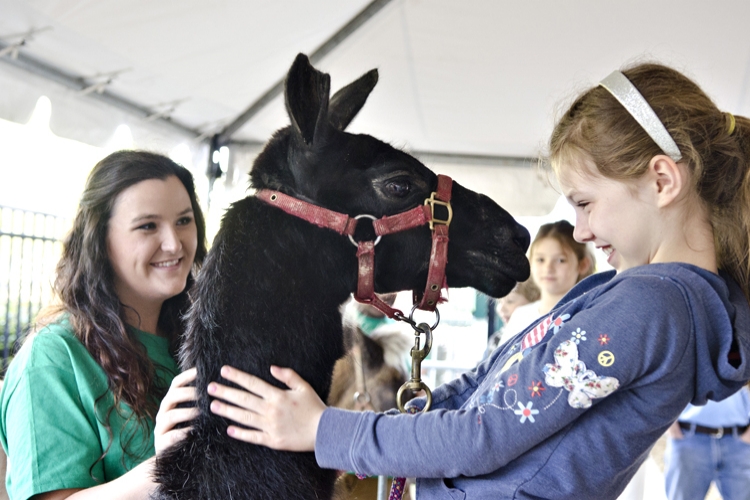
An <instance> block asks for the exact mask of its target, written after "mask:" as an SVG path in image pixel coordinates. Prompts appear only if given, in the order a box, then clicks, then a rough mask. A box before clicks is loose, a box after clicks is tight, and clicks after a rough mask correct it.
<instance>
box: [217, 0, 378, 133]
mask: <svg viewBox="0 0 750 500" xmlns="http://www.w3.org/2000/svg"><path fill="white" fill-rule="evenodd" d="M390 2H391V0H373V1H372V2H370V3H369V4H368V5H367V7H365V8H364V9H362V10H361V11H360V12H359V14H357V15H356V16H354V17H353V18H352V19H351V20H350V21H349V22H348V23H346V24H345V25H344V27H342V28H341V29H340V30H338V31H337V32H336V33H334V35H333V36H332V37H331V38H329V39H328V40H326V41H325V42H324V43H323V45H321V46H320V47H318V48H317V49H315V51H314V52H313V53H312V54H309V58H310V63H311V64H316V63H317V62H319V61H320V60H321V59H323V57H325V56H326V55H327V54H328V53H329V52H331V51H332V50H333V49H335V48H336V47H337V46H338V45H340V44H341V42H343V41H344V40H345V39H346V38H347V37H349V35H351V34H352V33H354V32H355V31H357V29H359V28H360V26H362V25H363V24H365V23H366V22H367V21H368V20H370V18H372V17H373V16H374V15H375V14H377V13H378V12H380V10H381V9H382V8H383V7H385V6H386V5H388V4H389V3H390ZM283 91H284V78H281V79H280V80H279V81H277V82H276V83H275V84H274V85H273V86H272V87H271V88H270V89H268V90H267V91H266V93H265V94H263V95H262V96H260V97H259V98H258V99H257V100H256V101H255V102H254V103H252V104H251V105H250V107H248V108H247V109H246V110H245V111H243V112H242V113H241V114H240V115H239V116H238V117H237V118H235V120H234V121H233V122H232V123H230V124H229V125H227V126H226V127H224V130H222V131H221V132H219V134H218V138H217V144H219V145H224V144H228V143H229V142H230V141H231V138H232V135H234V133H235V132H237V131H238V130H239V129H240V128H241V127H242V126H243V125H244V124H245V123H247V122H248V121H249V120H250V119H251V118H252V117H253V116H255V115H256V114H258V112H259V111H260V110H262V109H263V108H264V107H266V105H267V104H268V103H269V102H271V101H272V100H273V99H274V98H276V97H277V96H278V95H280V94H281V93H282V92H283Z"/></svg>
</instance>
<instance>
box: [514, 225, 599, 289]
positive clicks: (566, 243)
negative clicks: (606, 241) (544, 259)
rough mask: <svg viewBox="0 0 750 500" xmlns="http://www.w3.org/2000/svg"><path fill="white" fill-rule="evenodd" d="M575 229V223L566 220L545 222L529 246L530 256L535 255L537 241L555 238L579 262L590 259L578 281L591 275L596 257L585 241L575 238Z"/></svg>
mask: <svg viewBox="0 0 750 500" xmlns="http://www.w3.org/2000/svg"><path fill="white" fill-rule="evenodd" d="M574 229H575V228H574V227H573V225H572V224H571V223H570V222H568V221H566V220H559V221H556V222H550V223H548V224H543V225H542V226H541V227H540V228H539V231H537V233H536V236H535V237H534V241H532V242H531V245H530V246H529V256H530V257H531V256H533V255H534V247H535V246H536V244H537V243H539V242H540V241H541V240H543V239H546V238H553V239H555V240H557V242H558V243H560V246H561V247H562V248H563V249H568V250H570V251H571V252H573V254H574V255H575V256H576V258H577V259H578V262H579V264H580V263H581V262H583V261H584V260H588V263H589V265H588V267H587V268H586V269H585V270H584V271H583V272H582V273H579V274H578V281H581V280H582V279H583V278H586V277H588V276H591V275H592V274H594V257H593V256H592V255H591V251H590V250H589V247H588V245H586V244H585V243H579V242H577V241H576V240H575V238H574V237H573V230H574Z"/></svg>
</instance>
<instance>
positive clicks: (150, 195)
mask: <svg viewBox="0 0 750 500" xmlns="http://www.w3.org/2000/svg"><path fill="white" fill-rule="evenodd" d="M197 245H198V231H197V228H196V224H195V219H194V216H193V209H192V206H191V204H190V197H189V196H188V193H187V191H186V189H185V187H184V186H183V185H182V183H181V182H180V180H179V179H178V178H177V177H175V176H170V177H167V178H166V179H163V180H161V179H149V180H145V181H141V182H139V183H137V184H134V185H132V186H130V187H129V188H127V189H126V190H124V191H123V192H121V193H120V194H119V195H118V196H117V199H116V200H115V203H114V206H113V209H112V214H111V217H110V220H109V224H108V228H107V252H108V254H109V261H110V263H111V265H112V269H113V270H114V275H115V278H114V282H115V290H116V292H117V296H118V297H119V299H120V302H122V303H123V304H125V305H127V306H130V307H132V308H134V309H135V310H136V311H139V309H140V308H141V307H144V306H145V307H154V306H159V307H160V306H161V304H162V303H163V302H164V301H165V300H167V299H169V298H171V297H174V296H175V295H177V294H179V293H180V292H182V290H184V288H185V284H186V282H187V277H188V274H189V273H190V270H191V268H192V266H193V259H194V258H195V251H196V247H197Z"/></svg>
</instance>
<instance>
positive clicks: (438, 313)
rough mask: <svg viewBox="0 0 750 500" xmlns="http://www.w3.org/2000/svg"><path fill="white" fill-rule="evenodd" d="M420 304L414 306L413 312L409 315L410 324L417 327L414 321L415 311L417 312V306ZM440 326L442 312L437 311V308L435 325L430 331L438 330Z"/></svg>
mask: <svg viewBox="0 0 750 500" xmlns="http://www.w3.org/2000/svg"><path fill="white" fill-rule="evenodd" d="M418 305H419V304H414V306H413V307H412V308H411V312H410V313H409V323H411V325H412V326H414V325H416V324H417V322H416V321H414V311H416V310H417V306H418ZM438 324H440V311H438V310H437V307H436V308H435V324H434V325H432V326H431V327H430V330H434V329H435V328H437V326H438Z"/></svg>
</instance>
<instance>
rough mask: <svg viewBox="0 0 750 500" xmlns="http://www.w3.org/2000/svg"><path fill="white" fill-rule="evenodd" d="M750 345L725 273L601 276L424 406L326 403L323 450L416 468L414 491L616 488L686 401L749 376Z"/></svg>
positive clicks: (690, 270) (715, 395) (436, 494)
mask: <svg viewBox="0 0 750 500" xmlns="http://www.w3.org/2000/svg"><path fill="white" fill-rule="evenodd" d="M749 346H750V306H749V305H748V303H747V301H746V299H745V297H744V296H743V294H742V291H741V289H740V288H739V286H738V285H737V284H736V283H735V282H734V281H732V280H731V278H729V277H728V276H726V275H723V274H722V276H721V277H720V276H717V275H715V274H712V273H710V272H708V271H705V270H702V269H699V268H697V267H695V266H691V265H687V264H677V263H675V264H651V265H647V266H642V267H638V268H633V269H630V270H627V271H624V272H622V273H619V274H617V275H615V273H614V272H608V273H601V274H597V275H594V276H591V277H590V278H587V279H586V280H584V281H582V282H581V283H579V284H578V285H576V286H575V287H574V288H573V289H572V290H571V291H570V292H569V293H568V294H567V295H566V296H565V297H564V298H563V299H562V300H561V301H560V303H559V304H558V305H557V306H556V308H555V309H554V310H553V311H552V312H551V313H550V315H549V316H547V317H546V318H544V319H542V320H540V321H538V322H536V323H535V324H532V325H531V326H530V327H529V328H528V329H526V330H525V331H523V332H521V333H519V334H518V335H517V336H515V337H514V338H513V339H511V340H510V341H509V342H507V343H506V344H505V345H504V346H502V347H501V348H500V349H498V350H496V351H495V352H494V353H492V355H491V356H490V357H489V358H488V359H487V360H485V361H484V362H482V363H481V364H480V365H479V366H477V368H476V369H474V370H473V371H471V372H469V373H466V374H464V375H462V376H461V377H459V378H458V379H456V380H454V381H452V382H450V383H448V384H445V385H442V386H440V387H438V388H437V389H435V391H434V392H433V409H432V410H430V411H429V412H426V413H419V414H417V415H383V414H376V413H372V412H363V413H362V412H348V411H344V410H340V409H335V408H328V409H326V410H325V412H324V413H323V416H322V418H321V420H320V426H319V428H318V434H317V440H316V445H315V454H316V458H317V460H318V463H319V464H320V465H321V466H322V467H330V468H336V469H343V470H350V471H355V472H357V473H360V474H370V475H375V474H386V475H392V476H402V477H403V476H406V477H417V478H418V480H417V498H418V499H419V500H423V499H446V500H447V499H463V498H467V499H471V500H481V499H493V500H496V499H511V498H512V499H542V498H545V499H570V498H576V499H581V500H584V499H596V500H602V499H607V498H616V497H617V496H618V495H619V493H620V492H622V490H623V489H624V488H625V486H626V485H627V484H628V482H629V480H630V478H631V477H632V476H633V475H634V474H635V472H636V471H637V470H638V467H639V466H640V464H641V463H642V462H643V461H644V460H645V458H646V457H647V455H648V452H649V450H650V448H651V446H652V445H653V443H654V442H656V440H657V439H658V438H659V436H661V435H662V434H663V433H664V432H665V431H666V430H667V428H668V427H669V426H670V424H671V423H672V422H674V420H675V419H677V417H678V415H679V414H680V412H682V410H683V409H685V407H686V405H687V404H688V403H692V404H694V405H702V404H705V403H706V401H708V400H709V399H712V400H721V399H724V398H726V397H728V396H730V395H731V394H733V393H734V392H736V391H737V390H739V389H740V388H741V387H742V386H743V384H744V383H745V382H746V381H747V380H748V379H750V365H749V364H748V355H749V354H750V352H749V351H748V349H749ZM730 351H732V353H731V354H730ZM413 404H415V405H417V406H420V407H421V405H423V404H424V400H423V399H421V400H420V399H418V400H414V402H413Z"/></svg>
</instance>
